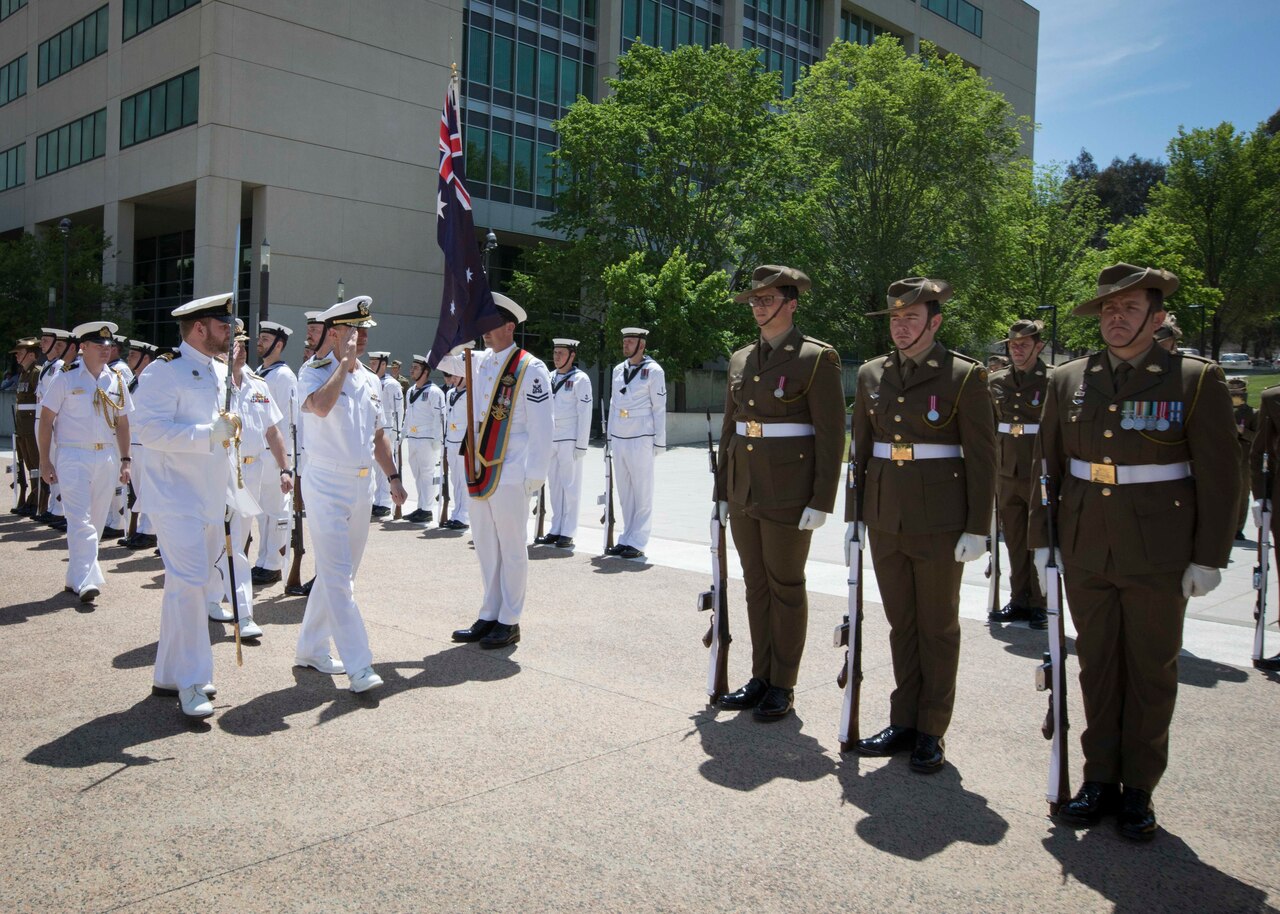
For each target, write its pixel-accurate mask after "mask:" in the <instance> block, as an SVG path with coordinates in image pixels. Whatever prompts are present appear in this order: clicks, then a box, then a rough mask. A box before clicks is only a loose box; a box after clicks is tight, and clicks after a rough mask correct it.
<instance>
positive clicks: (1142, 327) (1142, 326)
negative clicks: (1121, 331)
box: [1110, 302, 1155, 349]
mask: <svg viewBox="0 0 1280 914" xmlns="http://www.w3.org/2000/svg"><path fill="white" fill-rule="evenodd" d="M1153 308H1155V305H1153V304H1151V303H1150V302H1148V303H1147V313H1146V314H1144V315H1143V316H1142V320H1141V322H1139V324H1138V329H1137V330H1135V331H1134V332H1133V336H1131V337H1129V342H1127V343H1125V344H1124V345H1123V346H1112V347H1110V348H1112V349H1128V348H1129V347H1130V346H1132V345H1133V344H1134V343H1135V342H1137V340H1138V337H1139V336H1141V335H1142V331H1144V330H1146V329H1147V321H1149V320H1151V311H1152V309H1153Z"/></svg>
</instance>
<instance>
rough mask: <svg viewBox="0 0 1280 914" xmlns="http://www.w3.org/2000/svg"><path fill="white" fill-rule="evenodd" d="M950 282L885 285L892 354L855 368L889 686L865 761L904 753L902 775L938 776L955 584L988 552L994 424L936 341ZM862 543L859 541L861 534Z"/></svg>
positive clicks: (864, 515) (856, 513)
mask: <svg viewBox="0 0 1280 914" xmlns="http://www.w3.org/2000/svg"><path fill="white" fill-rule="evenodd" d="M950 297H951V285H950V284H949V283H947V282H944V281H943V280H940V279H928V278H923V277H911V278H909V279H900V280H898V281H897V282H895V283H893V284H892V285H891V286H889V291H888V295H887V299H888V304H889V307H888V309H886V310H885V311H877V312H872V313H873V314H888V315H889V316H890V317H889V332H890V335H891V336H892V337H893V342H894V345H895V346H896V347H897V348H896V350H895V351H894V352H892V353H890V354H888V355H884V356H881V357H879V358H876V359H872V360H870V361H869V362H867V363H866V364H864V365H863V366H862V368H861V369H859V371H858V391H857V396H856V398H855V400H854V405H853V461H854V466H853V468H852V470H851V472H853V473H856V481H857V492H858V494H859V496H860V499H859V500H860V502H861V505H860V506H859V505H855V504H853V503H851V502H852V499H846V501H845V520H847V521H849V531H848V532H847V533H846V534H845V548H846V550H848V549H849V548H850V541H851V539H852V534H853V526H854V524H856V523H865V525H866V528H867V529H868V530H869V531H870V533H871V560H872V562H873V563H874V565H875V570H876V579H877V581H878V582H879V584H880V595H881V598H882V600H883V602H884V609H885V615H886V616H888V618H889V627H890V629H891V631H890V634H889V649H890V652H891V653H892V655H893V676H894V682H895V685H896V688H895V689H894V691H893V694H892V695H891V696H890V697H889V726H888V727H886V728H885V729H884V730H882V731H881V732H880V733H877V734H876V735H875V736H872V737H869V738H868V739H864V740H860V741H859V742H858V745H857V751H858V752H860V753H862V754H863V755H892V754H893V753H895V752H899V751H902V750H904V749H911V750H912V753H911V769H912V770H913V771H916V772H919V773H921V774H930V773H933V772H936V771H939V770H940V769H941V768H942V766H943V764H944V763H945V761H946V757H945V747H944V744H943V740H942V737H943V734H945V733H946V731H947V726H948V725H949V724H950V723H951V710H952V707H953V706H954V704H955V694H956V671H957V669H958V667H959V663H960V576H961V571H962V570H963V564H962V563H964V562H970V561H973V560H974V559H977V558H979V557H981V556H982V554H983V553H984V552H986V539H987V534H988V533H989V532H990V529H991V512H992V511H993V510H994V500H995V461H996V442H995V434H996V423H995V415H994V413H993V411H992V407H991V396H990V394H989V393H988V391H987V370H986V369H985V368H984V367H983V366H982V365H981V364H979V363H978V362H975V361H973V360H972V359H969V358H966V357H965V356H962V355H960V354H959V353H955V352H949V351H948V350H946V349H944V348H943V347H942V346H941V345H940V344H939V343H937V342H936V341H935V339H934V337H935V335H936V334H937V332H938V328H939V327H941V326H942V305H943V303H944V302H946V301H947V299H948V298H950ZM860 539H861V541H862V542H865V541H866V539H865V537H861V538H860Z"/></svg>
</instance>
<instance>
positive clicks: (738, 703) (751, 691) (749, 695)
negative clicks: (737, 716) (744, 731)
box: [720, 676, 769, 711]
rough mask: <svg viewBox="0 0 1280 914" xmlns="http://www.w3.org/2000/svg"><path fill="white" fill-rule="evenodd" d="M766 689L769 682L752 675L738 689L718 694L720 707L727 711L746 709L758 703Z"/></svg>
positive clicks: (767, 689)
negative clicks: (725, 693) (726, 693)
mask: <svg viewBox="0 0 1280 914" xmlns="http://www.w3.org/2000/svg"><path fill="white" fill-rule="evenodd" d="M768 691H769V683H767V682H765V681H764V680H763V679H761V678H760V677H758V676H752V677H751V679H750V680H749V681H748V682H747V684H746V685H744V686H743V687H742V688H740V689H738V691H736V692H730V693H729V694H728V695H722V696H720V707H722V708H724V709H726V710H729V711H747V710H750V709H751V708H754V707H755V706H756V705H758V704H760V701H761V699H763V698H764V695H765V693H766V692H768Z"/></svg>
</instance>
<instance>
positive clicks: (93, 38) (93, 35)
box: [36, 6, 107, 86]
mask: <svg viewBox="0 0 1280 914" xmlns="http://www.w3.org/2000/svg"><path fill="white" fill-rule="evenodd" d="M105 53H107V7H105V6H104V7H102V8H100V9H97V10H95V11H93V12H92V13H90V14H89V15H88V16H85V17H84V18H83V19H81V20H80V21H79V22H77V23H74V24H73V25H69V26H67V27H66V28H65V29H63V30H62V31H61V32H59V33H58V34H56V35H54V36H53V37H52V38H50V39H48V40H46V41H42V42H41V43H40V47H39V49H38V50H37V52H36V60H37V64H36V71H37V72H36V85H37V86H43V85H44V84H45V83H47V82H48V81H49V80H51V79H57V78H58V77H59V76H61V75H62V74H63V73H66V72H67V71H68V70H74V69H75V68H76V67H78V66H80V64H82V63H88V62H89V61H90V60H93V58H95V57H97V56H98V55H99V54H105Z"/></svg>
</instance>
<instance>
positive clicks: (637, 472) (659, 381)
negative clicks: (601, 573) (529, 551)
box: [607, 327, 667, 559]
mask: <svg viewBox="0 0 1280 914" xmlns="http://www.w3.org/2000/svg"><path fill="white" fill-rule="evenodd" d="M648 337H649V331H648V330H645V329H643V328H641V327H623V328H622V354H623V355H624V356H626V358H625V359H624V360H623V361H622V362H621V363H619V364H618V365H617V366H615V367H614V369H613V381H612V385H611V387H612V393H613V396H612V398H611V399H610V400H609V444H610V448H611V450H612V452H613V472H614V480H615V482H616V484H617V488H618V504H619V505H620V507H621V508H622V523H623V531H622V535H621V536H619V537H618V543H617V545H616V546H614V547H613V548H612V549H609V550H607V551H608V553H609V554H610V555H616V556H620V557H622V558H624V559H634V558H639V557H640V556H642V555H644V550H645V547H646V546H647V545H648V544H649V534H650V531H651V530H652V528H653V459H654V457H656V456H658V455H659V454H661V453H663V452H664V451H665V450H666V449H667V376H666V375H665V374H664V373H663V371H662V366H661V365H659V364H658V363H657V362H655V361H654V360H653V359H651V358H649V356H647V355H645V351H644V350H645V345H646V343H647V341H648Z"/></svg>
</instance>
